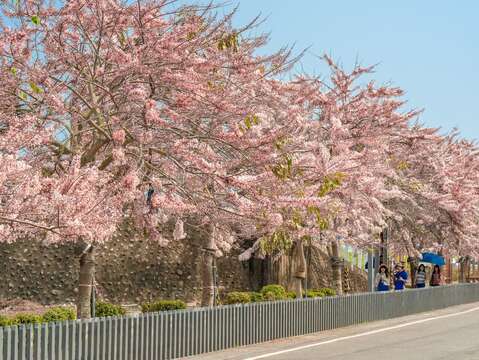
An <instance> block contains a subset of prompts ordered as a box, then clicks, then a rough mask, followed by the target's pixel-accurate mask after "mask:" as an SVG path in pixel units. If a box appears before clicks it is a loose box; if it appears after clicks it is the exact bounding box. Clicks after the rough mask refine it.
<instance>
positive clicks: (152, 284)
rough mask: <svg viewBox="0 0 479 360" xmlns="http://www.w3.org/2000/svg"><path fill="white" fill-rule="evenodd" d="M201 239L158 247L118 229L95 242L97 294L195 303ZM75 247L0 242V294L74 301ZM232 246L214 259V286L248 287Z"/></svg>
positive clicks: (115, 298)
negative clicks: (113, 235)
mask: <svg viewBox="0 0 479 360" xmlns="http://www.w3.org/2000/svg"><path fill="white" fill-rule="evenodd" d="M201 243H202V240H201V238H200V237H199V236H195V235H194V234H192V235H190V236H189V237H188V238H187V239H185V241H182V242H171V243H170V244H169V245H168V246H166V247H161V246H159V245H158V244H157V243H154V242H151V241H146V240H141V239H135V237H134V236H133V235H132V234H129V233H128V232H127V231H126V232H125V231H124V232H123V233H122V234H121V235H119V236H118V237H117V238H115V239H113V240H111V241H108V242H106V243H103V244H100V245H98V246H96V263H97V266H96V282H97V287H98V296H99V297H101V298H104V299H107V300H110V301H114V302H118V303H130V302H137V303H138V302H142V301H145V300H152V299H160V298H161V299H174V298H179V299H183V300H185V301H187V302H195V300H197V299H199V298H200V294H201V259H202V251H201ZM75 250H76V248H75V246H74V245H73V244H68V243H67V244H60V245H58V244H54V245H49V246H45V245H42V244H40V243H38V242H33V241H17V242H15V243H12V244H0V274H1V281H0V299H1V298H3V299H14V298H21V299H26V300H32V301H36V302H39V303H41V304H52V303H65V302H74V301H75V299H76V293H77V292H78V287H77V285H78V257H77V255H76V252H75ZM238 251H240V250H239V249H238V250H236V251H234V250H233V251H232V253H231V254H230V255H229V256H228V257H224V258H221V259H218V264H217V265H218V275H219V285H220V289H247V288H249V281H248V271H247V269H246V268H245V266H244V265H243V264H242V263H240V262H239V261H238V260H237V255H238Z"/></svg>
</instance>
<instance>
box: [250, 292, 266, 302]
mask: <svg viewBox="0 0 479 360" xmlns="http://www.w3.org/2000/svg"><path fill="white" fill-rule="evenodd" d="M249 296H250V298H251V302H261V301H264V296H263V294H261V293H259V292H254V291H252V292H250V293H249Z"/></svg>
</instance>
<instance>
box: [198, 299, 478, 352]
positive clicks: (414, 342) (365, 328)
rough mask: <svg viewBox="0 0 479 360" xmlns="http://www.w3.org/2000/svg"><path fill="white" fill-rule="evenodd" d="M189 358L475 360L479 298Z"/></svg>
mask: <svg viewBox="0 0 479 360" xmlns="http://www.w3.org/2000/svg"><path fill="white" fill-rule="evenodd" d="M189 359H198V360H200V359H201V360H240V359H241V360H259V359H271V360H280V359H281V360H285V359H288V360H290V359H298V360H299V359H305V360H308V359H314V360H323V359H327V360H340V359H341V360H345V359H348V360H366V359H368V360H399V359H400V360H442V359H448V360H449V359H452V360H479V303H475V304H469V305H463V306H456V307H452V308H448V309H444V310H440V311H435V312H429V313H424V314H419V315H414V316H407V317H403V318H398V319H393V320H387V321H380V322H375V323H370V324H364V325H359V326H354V327H348V328H343V329H338V330H334V331H328V332H323V333H317V334H312V335H307V336H300V337H296V338H291V339H285V340H277V341H273V342H268V343H264V344H260V345H254V346H248V347H243V348H238V349H232V350H227V351H221V352H217V353H211V354H206V355H202V356H196V357H191V358H189Z"/></svg>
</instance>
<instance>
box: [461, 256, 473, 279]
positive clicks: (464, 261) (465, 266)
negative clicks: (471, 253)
mask: <svg viewBox="0 0 479 360" xmlns="http://www.w3.org/2000/svg"><path fill="white" fill-rule="evenodd" d="M469 268H470V263H469V257H468V256H464V257H462V258H461V259H460V265H459V282H460V283H465V282H467V281H468V277H469V274H468V273H469V271H468V270H469Z"/></svg>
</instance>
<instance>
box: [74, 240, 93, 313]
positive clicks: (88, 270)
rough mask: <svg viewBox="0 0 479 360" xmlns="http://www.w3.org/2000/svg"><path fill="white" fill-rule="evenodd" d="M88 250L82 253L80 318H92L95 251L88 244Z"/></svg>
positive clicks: (79, 300) (78, 310) (78, 311)
mask: <svg viewBox="0 0 479 360" xmlns="http://www.w3.org/2000/svg"><path fill="white" fill-rule="evenodd" d="M88 246H89V247H88V248H87V250H86V251H84V252H83V253H82V254H81V255H80V284H79V290H78V302H77V317H78V318H79V319H89V318H91V308H90V306H91V303H90V301H91V292H92V284H93V279H94V276H95V251H94V249H95V248H94V247H93V246H92V245H88Z"/></svg>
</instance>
